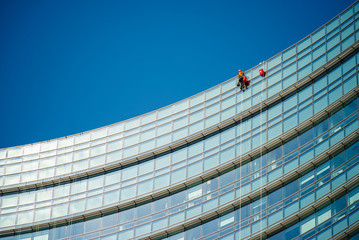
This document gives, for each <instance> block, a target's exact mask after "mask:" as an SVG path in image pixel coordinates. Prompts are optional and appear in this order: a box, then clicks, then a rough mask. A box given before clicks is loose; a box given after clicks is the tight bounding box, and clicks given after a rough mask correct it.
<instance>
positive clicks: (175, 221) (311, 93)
mask: <svg viewBox="0 0 359 240" xmlns="http://www.w3.org/2000/svg"><path fill="white" fill-rule="evenodd" d="M259 69H264V70H265V71H266V76H265V77H262V76H260V75H259ZM246 75H247V77H249V78H250V80H251V82H252V83H251V86H250V87H249V89H248V90H246V91H245V92H241V91H240V90H239V88H238V87H237V86H236V81H237V79H236V78H232V79H229V80H228V81H225V82H223V83H221V84H219V85H217V86H215V87H213V88H211V89H209V90H207V91H204V92H201V93H199V94H197V95H195V96H193V97H190V98H188V99H185V100H183V101H180V102H177V103H175V104H173V105H170V106H167V107H164V108H162V109H159V110H156V111H153V112H151V113H148V114H145V115H142V116H139V117H136V118H133V119H129V120H127V121H124V122H120V123H116V124H113V125H110V126H106V127H103V128H100V129H95V130H92V131H88V132H85V133H81V134H77V135H73V136H68V137H64V138H59V139H54V140H50V141H47V142H40V143H35V144H29V145H24V146H20V147H12V148H7V149H1V150H0V186H1V187H0V197H1V198H0V239H4V240H5V239H6V240H10V239H11V240H13V239H36V240H40V239H76V240H77V239H119V240H122V239H166V238H167V239H171V240H179V239H190V240H192V239H226V240H227V239H228V240H230V239H273V240H274V239H320V240H322V239H329V238H334V239H346V238H347V239H348V238H352V237H354V238H358V236H357V235H356V234H357V232H358V229H359V201H358V200H359V119H358V118H359V99H358V98H359V84H358V81H359V79H358V77H359V2H358V3H354V4H353V5H352V6H350V7H349V8H347V9H346V10H344V11H343V12H342V13H341V14H339V15H338V16H337V17H335V18H333V19H332V20H331V21H330V22H328V23H327V24H326V25H324V26H323V27H321V28H319V29H318V30H317V31H315V32H314V33H313V34H311V35H309V36H307V37H306V38H304V39H303V40H301V41H300V42H298V43H296V44H294V45H293V46H291V47H290V48H288V49H286V50H284V51H283V52H281V53H279V54H278V55H276V56H274V57H272V58H271V59H269V60H267V61H265V62H263V63H261V64H260V65H258V66H256V67H254V68H252V69H250V70H248V71H247V72H246Z"/></svg>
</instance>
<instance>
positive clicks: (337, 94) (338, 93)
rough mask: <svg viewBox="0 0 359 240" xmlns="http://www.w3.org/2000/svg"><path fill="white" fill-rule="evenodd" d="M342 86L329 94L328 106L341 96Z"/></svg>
mask: <svg viewBox="0 0 359 240" xmlns="http://www.w3.org/2000/svg"><path fill="white" fill-rule="evenodd" d="M342 95H343V94H342V86H341V85H339V86H338V87H336V88H335V89H333V90H332V91H330V92H329V104H332V103H333V102H335V101H336V100H338V99H339V98H340V97H341V96H342Z"/></svg>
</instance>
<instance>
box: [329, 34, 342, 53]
mask: <svg viewBox="0 0 359 240" xmlns="http://www.w3.org/2000/svg"><path fill="white" fill-rule="evenodd" d="M339 42H340V36H339V34H336V35H335V36H334V37H332V38H331V39H329V40H328V42H327V49H328V50H329V49H331V48H332V47H334V46H335V45H337V44H338V43H339Z"/></svg>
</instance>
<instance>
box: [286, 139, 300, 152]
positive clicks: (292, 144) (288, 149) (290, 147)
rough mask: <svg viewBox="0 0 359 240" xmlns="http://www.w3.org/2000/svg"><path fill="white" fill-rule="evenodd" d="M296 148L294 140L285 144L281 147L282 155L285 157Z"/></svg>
mask: <svg viewBox="0 0 359 240" xmlns="http://www.w3.org/2000/svg"><path fill="white" fill-rule="evenodd" d="M297 148H298V139H297V138H294V139H292V140H291V141H289V142H287V143H286V144H284V145H283V154H284V155H287V154H288V153H290V152H292V151H293V150H295V149H297Z"/></svg>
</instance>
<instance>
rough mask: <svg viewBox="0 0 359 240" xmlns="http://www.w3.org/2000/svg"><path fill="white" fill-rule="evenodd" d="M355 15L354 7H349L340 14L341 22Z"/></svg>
mask: <svg viewBox="0 0 359 240" xmlns="http://www.w3.org/2000/svg"><path fill="white" fill-rule="evenodd" d="M352 15H353V8H352V7H351V8H349V9H348V10H346V11H345V12H344V13H342V14H340V22H342V23H343V22H344V21H345V20H347V19H348V18H350V17H351V16H352Z"/></svg>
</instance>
